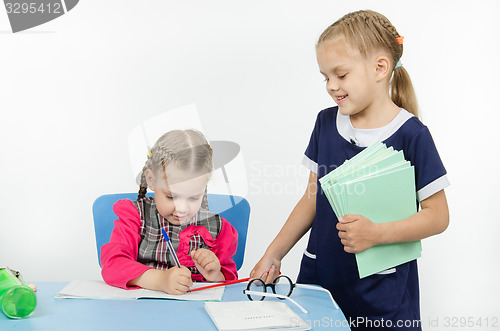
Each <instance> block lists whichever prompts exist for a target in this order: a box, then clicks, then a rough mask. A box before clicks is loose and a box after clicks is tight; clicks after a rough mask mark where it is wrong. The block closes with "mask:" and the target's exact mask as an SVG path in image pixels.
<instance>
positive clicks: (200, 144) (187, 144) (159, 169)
mask: <svg viewBox="0 0 500 331" xmlns="http://www.w3.org/2000/svg"><path fill="white" fill-rule="evenodd" d="M171 165H175V166H176V167H178V168H179V169H182V170H184V171H189V172H192V173H210V172H211V171H212V169H213V164H212V148H211V147H210V145H209V144H208V142H207V140H206V139H205V137H204V136H203V134H202V133H201V132H199V131H196V130H173V131H169V132H167V133H165V134H163V135H162V136H161V137H160V138H159V139H158V140H157V141H156V143H155V144H154V146H153V147H152V148H151V150H150V151H149V152H148V159H147V161H146V163H145V165H144V168H143V169H142V174H141V184H140V186H139V195H138V197H137V200H140V199H142V198H144V197H145V196H146V192H147V189H148V184H147V182H146V170H148V169H150V170H151V171H152V172H153V173H154V174H158V173H162V174H163V176H164V177H166V169H167V167H169V166H171ZM204 200H205V201H204V202H205V203H206V190H205V198H204ZM202 207H203V204H202Z"/></svg>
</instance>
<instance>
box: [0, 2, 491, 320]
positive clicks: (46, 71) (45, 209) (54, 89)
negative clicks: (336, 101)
mask: <svg viewBox="0 0 500 331" xmlns="http://www.w3.org/2000/svg"><path fill="white" fill-rule="evenodd" d="M366 8H369V9H373V10H377V11H380V12H381V13H383V14H384V15H386V16H387V17H388V18H389V19H390V20H391V21H392V23H393V24H394V25H395V26H396V28H397V29H398V31H399V33H400V34H401V35H404V36H405V44H404V45H405V50H404V55H403V59H402V60H403V63H404V66H405V67H406V68H407V70H408V71H409V72H410V75H411V77H412V79H413V83H414V85H415V87H416V91H417V95H418V98H419V102H420V106H421V112H422V120H423V122H424V123H425V124H426V125H427V126H428V127H429V128H430V130H431V132H432V134H433V137H434V140H435V142H436V145H437V147H438V149H439V151H440V154H441V157H442V159H443V162H444V164H445V166H446V168H447V170H448V173H449V179H450V180H451V182H452V186H451V187H449V188H448V189H447V190H446V193H447V197H448V203H449V207H450V213H451V223H450V226H449V228H448V230H447V231H446V232H444V233H443V234H441V235H438V236H435V237H432V238H428V239H425V240H424V241H423V256H422V258H421V259H420V260H419V269H420V289H421V306H422V322H423V325H424V327H426V326H427V325H428V324H429V322H430V321H431V320H432V319H434V320H435V319H436V318H439V319H440V323H441V324H440V325H443V324H442V323H443V321H444V319H445V318H446V317H452V316H458V317H461V316H463V317H469V316H471V317H474V318H480V317H483V318H487V317H489V318H491V317H493V316H497V317H500V309H499V307H500V296H499V294H500V282H499V281H498V274H499V272H500V264H499V262H498V251H499V248H500V244H499V242H500V240H498V236H499V234H500V225H499V224H500V219H499V217H498V205H497V203H498V200H497V199H498V196H499V194H498V187H499V186H500V176H499V174H498V173H499V168H498V165H499V164H500V159H499V152H498V139H497V136H498V120H499V119H500V116H499V115H498V113H499V111H498V109H499V108H498V102H497V97H498V95H499V91H500V89H499V88H500V84H499V75H500V65H499V61H498V59H500V48H499V46H498V40H499V37H498V36H499V35H500V19H499V14H500V2H498V1H475V2H473V3H472V2H470V1H418V2H416V1H415V2H411V4H409V3H408V2H401V1H383V0H381V1H377V2H373V1H333V0H328V1H326V0H322V1H314V2H312V1H234V0H231V1H229V0H228V1H189V0H185V1H152V0H141V1H131V0H108V1H95V0H94V1H91V0H86V1H80V3H79V4H78V5H77V6H76V7H75V8H74V9H73V10H72V11H70V12H69V13H67V14H66V15H64V16H62V17H60V18H58V19H56V20H54V21H52V22H49V23H47V24H44V25H42V26H39V27H36V28H33V29H31V30H29V31H26V32H23V33H17V34H12V32H11V31H10V26H9V23H8V18H7V15H6V13H5V11H4V10H3V9H2V10H0V47H1V51H0V112H1V118H0V139H1V140H0V141H1V143H0V158H1V159H0V167H1V168H0V169H1V171H0V179H1V181H0V183H1V185H2V189H1V191H0V201H1V202H0V203H1V208H0V225H1V227H0V266H9V267H11V268H14V269H17V270H20V271H21V272H22V273H23V274H24V276H25V278H26V279H27V280H29V281H33V282H36V281H47V280H54V281H62V280H72V279H82V278H83V279H99V278H100V270H99V267H98V264H97V253H96V248H95V241H94V240H95V239H94V232H93V220H92V215H91V206H92V203H93V201H94V199H95V198H96V197H97V196H99V195H102V194H106V193H115V192H135V191H136V190H137V187H136V184H135V179H134V178H133V176H132V172H131V166H130V157H129V150H128V135H129V134H130V132H131V131H132V129H133V128H135V127H136V126H138V125H139V124H140V123H142V122H144V121H146V120H147V119H149V118H151V117H154V116H156V115H159V114H162V113H164V112H166V111H168V110H170V109H174V108H177V107H181V106H184V105H188V104H195V105H196V106H197V108H198V112H199V117H200V121H201V123H202V125H203V128H204V131H205V133H206V135H207V136H208V138H209V139H210V140H229V141H234V142H237V143H238V144H239V145H240V146H241V152H242V154H241V155H243V157H244V165H245V168H246V175H244V176H243V178H239V179H237V180H240V181H246V184H247V187H248V193H247V196H246V197H247V199H248V200H249V202H250V203H251V206H252V214H251V220H250V228H249V234H248V241H247V248H246V256H245V263H244V266H243V268H242V270H241V276H246V275H247V274H248V273H249V271H250V270H251V269H252V267H253V266H254V264H255V263H256V262H257V261H258V259H259V258H260V256H261V255H262V254H263V252H264V250H265V249H266V247H267V245H268V244H269V243H270V242H271V240H272V239H273V238H274V236H275V235H276V234H277V232H278V231H279V229H280V227H281V225H282V224H283V222H284V221H285V220H286V218H287V216H288V214H289V213H290V212H291V210H292V208H293V206H294V205H295V203H296V202H297V201H298V199H299V198H300V196H301V194H302V193H303V190H304V188H305V183H306V181H307V171H306V170H305V168H304V167H303V166H301V165H300V162H301V160H302V155H303V152H304V150H305V148H306V146H307V143H308V141H309V136H310V133H311V130H312V128H313V125H314V121H315V118H316V115H317V113H318V112H319V111H320V110H321V109H323V108H326V107H329V106H331V105H333V101H332V100H331V99H330V98H329V97H328V95H327V94H326V93H325V90H324V83H323V80H322V77H321V75H320V74H319V72H318V69H317V64H316V60H315V49H314V47H315V42H316V39H317V37H318V36H319V34H320V33H321V32H322V31H323V30H324V29H325V28H326V27H327V26H328V25H329V24H331V23H332V22H333V21H335V20H336V19H338V18H339V17H341V16H342V15H344V14H346V13H347V12H350V11H353V10H358V9H366ZM305 244H306V241H305V240H302V241H301V242H299V243H298V244H297V245H296V247H295V248H294V249H293V250H292V252H291V253H290V254H289V255H288V256H287V257H286V258H285V259H284V261H283V267H282V272H283V273H284V274H288V275H290V276H292V277H296V275H297V273H298V265H299V261H300V257H301V254H302V251H303V249H304V247H305ZM483 329H484V327H483Z"/></svg>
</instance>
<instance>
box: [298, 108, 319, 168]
mask: <svg viewBox="0 0 500 331" xmlns="http://www.w3.org/2000/svg"><path fill="white" fill-rule="evenodd" d="M320 116H321V113H319V114H318V116H317V117H316V123H315V124H314V129H313V132H312V133H311V138H310V139H309V145H307V148H306V151H305V153H304V154H305V155H304V159H303V160H302V164H303V165H304V166H305V167H306V168H307V169H309V170H311V171H312V172H314V173H315V174H318V154H319V153H318V152H319V146H318V143H319V134H320V130H321V119H320Z"/></svg>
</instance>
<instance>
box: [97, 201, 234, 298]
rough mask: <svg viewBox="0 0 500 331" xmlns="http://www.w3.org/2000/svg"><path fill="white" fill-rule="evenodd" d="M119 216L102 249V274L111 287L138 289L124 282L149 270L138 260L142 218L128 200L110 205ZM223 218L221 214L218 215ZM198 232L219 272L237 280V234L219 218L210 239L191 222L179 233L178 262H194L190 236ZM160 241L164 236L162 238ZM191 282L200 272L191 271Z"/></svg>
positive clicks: (188, 263)
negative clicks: (218, 231)
mask: <svg viewBox="0 0 500 331" xmlns="http://www.w3.org/2000/svg"><path fill="white" fill-rule="evenodd" d="M113 211H114V212H115V214H116V215H118V219H117V220H115V222H114V223H115V225H114V229H113V232H112V234H111V239H110V242H109V243H108V244H106V245H104V246H102V248H101V267H102V270H101V274H102V277H103V279H104V281H105V282H106V283H107V284H109V285H112V286H117V287H121V288H125V289H133V288H137V287H136V286H127V283H128V282H129V281H130V280H132V279H134V278H136V277H138V276H140V275H142V274H143V273H144V272H145V271H146V270H148V269H152V267H150V266H146V265H144V264H142V263H139V262H137V257H138V248H139V244H140V242H141V235H140V234H141V226H142V225H143V224H142V223H143V221H142V220H141V217H140V215H139V211H138V210H137V208H136V207H135V206H134V204H133V203H132V201H130V200H120V201H118V202H116V203H115V205H114V206H113ZM221 218H222V217H221ZM196 234H197V235H199V236H201V238H202V239H203V241H204V242H205V244H207V245H208V246H209V247H211V248H210V250H211V251H212V252H214V253H215V255H216V256H217V257H218V258H219V261H220V264H221V272H222V273H223V274H224V276H225V278H226V280H234V279H238V274H237V270H236V264H235V263H234V261H233V255H234V254H235V253H236V248H237V241H238V233H237V232H236V230H235V229H234V227H233V226H232V225H231V224H230V223H229V222H228V221H226V220H225V219H224V218H222V228H221V230H220V233H219V235H218V236H217V237H216V238H212V236H211V235H210V233H209V232H208V230H207V229H206V228H205V227H203V226H199V225H190V226H188V227H186V228H185V229H184V230H182V231H181V232H180V233H179V238H180V240H179V247H178V248H177V256H178V257H179V261H180V263H181V265H184V266H186V267H194V261H193V260H192V258H191V256H190V255H189V253H190V251H189V247H190V246H189V243H190V241H191V239H192V236H193V235H196ZM162 240H163V239H162ZM192 279H193V281H203V280H204V279H203V276H202V275H201V274H192Z"/></svg>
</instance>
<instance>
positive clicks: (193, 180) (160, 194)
mask: <svg viewBox="0 0 500 331" xmlns="http://www.w3.org/2000/svg"><path fill="white" fill-rule="evenodd" d="M208 178H209V175H208V174H193V173H191V172H188V171H185V170H182V169H179V168H178V167H176V166H174V165H173V166H170V167H167V169H166V176H161V173H160V174H158V176H154V174H153V173H152V171H150V170H148V171H147V173H146V180H147V181H148V186H149V187H150V188H151V190H152V191H153V192H154V193H155V202H156V209H157V210H158V213H160V215H161V216H162V217H163V218H165V219H166V220H167V221H169V222H170V223H171V224H174V225H180V224H184V223H187V222H188V221H189V220H191V219H192V218H193V217H194V216H195V215H196V213H197V212H198V210H199V209H200V206H201V202H202V200H203V196H204V194H205V188H206V187H207V182H208Z"/></svg>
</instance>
